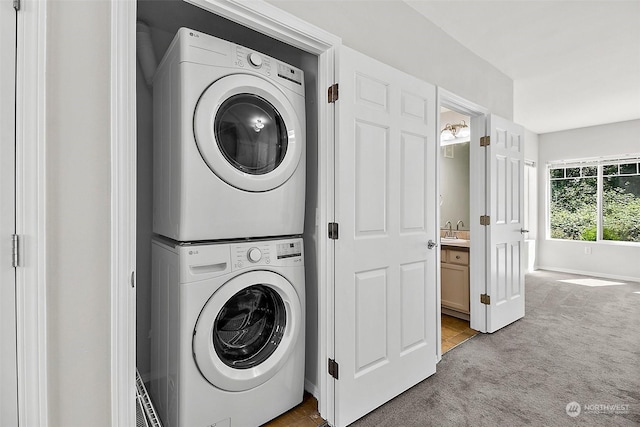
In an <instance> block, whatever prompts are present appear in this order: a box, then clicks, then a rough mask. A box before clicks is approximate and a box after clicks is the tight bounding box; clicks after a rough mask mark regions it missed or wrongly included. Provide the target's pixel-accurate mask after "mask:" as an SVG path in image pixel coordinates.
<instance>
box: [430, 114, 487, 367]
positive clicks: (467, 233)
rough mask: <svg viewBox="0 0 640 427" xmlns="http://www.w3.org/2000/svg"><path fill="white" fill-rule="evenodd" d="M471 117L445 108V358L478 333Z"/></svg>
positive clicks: (442, 157) (442, 227)
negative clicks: (473, 300) (473, 324)
mask: <svg viewBox="0 0 640 427" xmlns="http://www.w3.org/2000/svg"><path fill="white" fill-rule="evenodd" d="M470 123H471V117H470V116H467V115H464V114H461V113H458V112H456V111H453V110H451V109H449V108H446V107H441V108H440V131H441V132H440V195H439V197H440V243H441V249H440V250H441V252H440V254H441V256H440V301H441V330H440V332H441V348H442V354H444V353H446V352H447V351H449V350H450V349H452V348H453V347H455V346H457V345H459V344H461V343H463V342H464V341H466V340H467V339H469V338H470V337H472V336H473V335H475V334H477V333H478V332H477V331H475V330H473V329H471V328H470V323H469V321H470V313H471V311H470V310H471V304H470V286H469V285H470V268H469V267H470V264H469V263H470V258H471V253H470V241H471V238H472V236H471V230H470V224H471V209H470V186H471V183H470V164H469V162H470V141H471V128H470Z"/></svg>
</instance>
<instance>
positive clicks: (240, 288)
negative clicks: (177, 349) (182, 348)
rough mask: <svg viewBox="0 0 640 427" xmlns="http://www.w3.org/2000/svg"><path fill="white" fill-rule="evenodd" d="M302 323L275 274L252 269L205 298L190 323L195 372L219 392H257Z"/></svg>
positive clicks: (291, 291) (285, 284)
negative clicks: (192, 324) (254, 389)
mask: <svg viewBox="0 0 640 427" xmlns="http://www.w3.org/2000/svg"><path fill="white" fill-rule="evenodd" d="M302 319H303V316H302V306H301V302H300V298H299V297H298V294H297V292H296V290H295V288H294V287H293V285H292V284H291V283H289V281H287V280H286V279H285V278H284V277H282V276H281V275H279V274H276V273H274V272H272V271H265V270H254V271H250V272H247V273H243V274H240V275H238V276H235V277H233V278H232V279H231V280H229V281H228V282H226V283H224V284H223V285H222V286H221V287H220V288H218V290H217V291H216V292H215V293H214V294H213V295H212V296H211V297H210V298H209V300H208V301H207V302H206V303H205V305H204V307H203V308H202V311H201V312H200V315H199V317H198V320H197V321H196V325H195V330H194V333H193V357H194V360H195V362H196V365H197V366H198V370H199V371H200V373H201V374H202V375H203V376H204V378H205V379H206V380H207V381H209V383H211V384H212V385H214V386H215V387H218V388H221V389H223V390H228V391H243V390H249V389H251V388H254V387H257V386H259V385H260V384H262V383H264V382H265V381H267V380H269V379H270V378H272V377H273V376H274V375H275V374H276V373H277V372H278V371H279V370H280V369H281V368H282V366H283V365H284V364H285V363H286V362H287V360H288V358H289V356H290V355H291V353H292V352H293V351H294V348H295V344H296V343H297V340H298V339H299V337H300V336H301V333H300V331H301V329H302Z"/></svg>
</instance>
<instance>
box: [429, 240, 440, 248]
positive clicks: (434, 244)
mask: <svg viewBox="0 0 640 427" xmlns="http://www.w3.org/2000/svg"><path fill="white" fill-rule="evenodd" d="M436 246H438V244H437V243H436V242H434V241H433V240H431V239H429V241H428V242H427V248H429V249H433V248H435V247H436Z"/></svg>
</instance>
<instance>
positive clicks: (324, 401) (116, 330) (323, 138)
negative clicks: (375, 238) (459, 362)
mask: <svg viewBox="0 0 640 427" xmlns="http://www.w3.org/2000/svg"><path fill="white" fill-rule="evenodd" d="M187 1H189V2H190V3H193V4H195V5H197V6H199V7H201V8H203V9H206V10H208V11H210V12H212V13H215V14H217V15H219V16H222V17H224V18H227V19H229V20H231V21H234V22H237V23H240V24H243V25H245V26H247V27H248V28H251V29H254V30H256V31H259V32H262V33H264V34H266V35H268V36H270V37H273V38H275V39H277V40H280V41H283V42H285V43H287V44H289V45H292V46H295V47H297V48H300V49H302V50H304V51H306V52H309V53H313V54H315V55H318V93H319V95H320V96H319V97H318V98H319V100H323V99H324V97H323V96H322V94H324V93H325V92H326V88H327V87H328V86H330V85H331V84H332V83H334V67H335V62H334V57H335V51H336V47H337V46H339V45H340V44H341V40H340V38H338V37H336V36H334V35H332V34H329V33H327V32H325V31H324V30H321V29H319V28H317V27H315V26H313V25H311V24H309V23H307V22H305V21H302V20H301V19H299V18H297V17H295V16H293V15H291V14H289V13H287V12H284V11H282V10H281V9H278V8H277V7H275V6H273V5H270V4H268V3H266V2H264V1H251V2H246V1H242V0H187ZM118 3H120V4H118ZM135 20H136V7H135V1H133V0H130V1H124V2H123V1H119V0H112V13H111V33H112V35H111V38H112V52H111V61H112V66H111V73H112V75H111V80H112V89H111V98H112V122H111V138H112V152H111V156H112V157H111V163H112V166H111V167H112V172H111V173H112V220H113V225H112V233H111V239H112V253H111V256H112V260H111V263H112V265H111V272H112V280H111V295H112V310H111V316H112V322H111V328H112V336H111V338H112V341H111V344H112V346H111V352H112V355H111V358H112V366H111V368H112V372H111V374H112V378H113V380H112V390H111V393H112V403H111V405H112V408H111V409H112V411H111V414H112V425H114V426H117V425H134V422H131V421H130V420H131V416H132V415H131V413H132V409H131V408H133V405H134V403H135V402H134V400H133V398H132V397H131V398H128V397H127V396H128V393H129V390H135V375H134V374H133V373H134V372H135V326H136V325H135V296H134V297H133V298H131V293H130V292H122V289H123V288H122V286H123V280H124V276H125V273H127V274H128V273H129V272H130V271H131V269H132V268H133V266H135V249H136V248H135V241H136V240H135V239H136V228H135V204H136V194H135V183H136V175H135V167H136V156H135V140H136V139H135V120H136V118H135V109H133V110H132V108H133V107H132V106H135V104H136V103H135V99H136V94H135V77H133V76H135V74H133V73H135V57H133V59H132V56H131V55H132V54H135V44H136V32H135ZM132 49H133V50H132ZM132 52H133V53H132ZM318 110H319V114H318V132H319V140H318V162H319V168H318V173H319V177H318V182H319V188H318V197H319V199H320V200H319V203H318V206H320V207H321V209H319V214H320V215H319V220H320V222H319V228H318V239H317V253H318V258H319V259H318V280H319V284H320V290H319V299H320V301H319V302H318V304H319V306H318V313H319V316H320V318H319V319H318V320H319V322H318V324H319V343H320V353H321V354H320V355H319V357H320V360H319V362H320V363H319V368H318V369H319V373H318V374H319V375H318V378H319V382H320V384H317V385H316V386H317V387H318V390H316V393H317V394H318V396H317V397H318V402H319V411H320V414H321V415H322V416H323V417H324V418H325V419H328V420H329V422H332V419H333V387H332V382H331V381H333V379H331V378H329V375H328V372H327V370H326V364H325V363H324V361H326V360H327V352H328V351H331V352H332V351H333V318H332V317H331V316H332V314H333V311H332V310H333V300H332V297H331V295H332V290H333V286H334V283H333V276H332V275H331V274H330V272H331V271H332V269H333V253H334V250H333V244H329V242H328V241H327V238H326V234H325V231H324V230H325V227H326V224H327V222H329V219H330V218H331V219H332V218H333V216H334V213H333V212H334V211H333V146H334V143H335V141H334V138H335V137H334V132H333V130H334V117H333V105H332V104H325V103H322V104H319V109H318ZM120 215H124V216H120ZM127 261H128V262H131V263H132V264H130V265H129V264H127ZM124 283H126V282H124ZM132 313H133V314H132Z"/></svg>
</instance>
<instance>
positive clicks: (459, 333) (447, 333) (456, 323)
mask: <svg viewBox="0 0 640 427" xmlns="http://www.w3.org/2000/svg"><path fill="white" fill-rule="evenodd" d="M441 321H442V354H445V353H446V352H447V351H449V350H451V349H452V348H453V347H455V346H457V345H460V344H462V343H463V342H465V341H466V340H468V339H469V338H471V337H472V336H474V335H475V334H477V333H478V331H474V330H473V329H471V328H470V327H469V322H468V321H466V320H462V319H458V318H456V317H452V316H447V315H446V314H442V315H441Z"/></svg>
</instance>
